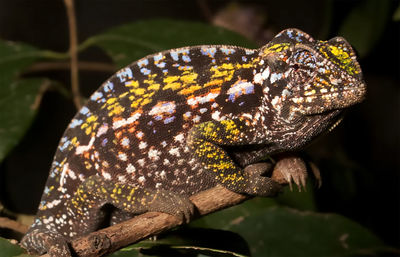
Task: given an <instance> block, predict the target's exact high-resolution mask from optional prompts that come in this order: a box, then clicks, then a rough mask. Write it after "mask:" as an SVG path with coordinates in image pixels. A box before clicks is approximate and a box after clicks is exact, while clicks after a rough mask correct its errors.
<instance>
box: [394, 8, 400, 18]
mask: <svg viewBox="0 0 400 257" xmlns="http://www.w3.org/2000/svg"><path fill="white" fill-rule="evenodd" d="M393 21H400V4H399V5H398V6H397V8H396V11H395V12H394V14H393Z"/></svg>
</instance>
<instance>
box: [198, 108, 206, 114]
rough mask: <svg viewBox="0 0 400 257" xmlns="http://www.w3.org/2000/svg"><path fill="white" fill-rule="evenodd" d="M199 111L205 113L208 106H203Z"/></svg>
mask: <svg viewBox="0 0 400 257" xmlns="http://www.w3.org/2000/svg"><path fill="white" fill-rule="evenodd" d="M199 111H200V113H201V114H203V113H205V112H206V111H207V108H201V109H200V110H199Z"/></svg>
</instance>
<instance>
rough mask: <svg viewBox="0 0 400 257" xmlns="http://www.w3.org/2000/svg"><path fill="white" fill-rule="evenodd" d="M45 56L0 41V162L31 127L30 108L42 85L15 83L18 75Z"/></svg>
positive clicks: (24, 81) (31, 109) (32, 114)
mask: <svg viewBox="0 0 400 257" xmlns="http://www.w3.org/2000/svg"><path fill="white" fill-rule="evenodd" d="M47 54H48V53H47V52H45V51H41V50H38V49H36V48H34V47H32V46H29V45H26V44H20V43H12V42H4V41H0V162H1V161H2V160H3V159H4V157H5V156H6V155H7V153H8V152H9V151H10V150H11V149H12V148H13V147H14V146H15V145H16V144H17V143H18V142H19V140H20V139H21V138H22V136H23V135H24V134H25V131H26V130H27V128H28V127H29V125H30V124H31V122H32V120H33V117H34V115H35V113H36V110H34V109H33V107H32V105H33V103H34V101H35V98H36V95H37V94H38V92H39V88H40V85H41V84H42V83H43V82H42V80H41V79H26V80H19V79H18V75H20V74H21V72H22V71H23V70H24V69H25V68H26V67H28V66H29V65H31V64H32V63H33V62H34V61H36V60H37V59H39V58H42V57H45V56H47Z"/></svg>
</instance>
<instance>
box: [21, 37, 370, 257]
mask: <svg viewBox="0 0 400 257" xmlns="http://www.w3.org/2000/svg"><path fill="white" fill-rule="evenodd" d="M365 94H366V85H365V82H364V80H363V75H362V71H361V68H360V65H359V63H358V61H357V57H356V54H355V51H354V50H353V49H352V47H351V45H350V44H349V43H348V42H347V41H346V40H345V39H344V38H342V37H334V38H332V39H330V40H327V41H323V40H316V39H314V38H312V37H311V36H310V35H308V34H307V33H305V32H303V31H301V30H298V29H286V30H283V31H281V32H280V33H278V34H277V35H276V36H275V37H274V38H273V39H272V40H271V41H270V42H268V43H267V44H266V45H264V46H262V47H261V48H259V49H246V48H242V47H238V46H229V45H199V46H190V47H183V48H177V49H172V50H167V51H163V52H159V53H155V54H152V55H149V56H146V57H144V58H142V59H140V60H138V61H136V62H133V63H132V64H130V65H128V66H127V67H125V68H122V69H121V70H119V71H118V72H117V73H116V74H114V75H113V76H112V77H111V78H109V79H108V80H107V81H106V82H104V83H103V84H102V85H101V87H100V88H99V89H98V90H97V91H95V92H94V93H93V94H92V95H91V97H90V98H89V99H88V101H87V103H86V104H85V106H84V107H82V108H81V109H80V111H79V112H78V113H77V114H76V115H75V117H74V118H73V119H72V121H71V122H70V124H69V125H68V128H67V129H66V131H65V132H64V135H63V136H62V138H61V140H60V143H59V145H58V148H57V150H56V153H55V156H54V160H53V162H52V165H51V169H50V174H49V177H48V179H47V182H46V185H45V189H44V192H43V195H42V198H41V202H40V204H39V208H38V212H37V215H36V218H35V220H34V222H33V224H32V226H31V227H30V229H29V231H28V233H27V234H26V235H25V236H24V237H23V239H22V240H21V245H22V246H23V247H24V248H25V249H27V250H28V252H29V253H32V254H43V253H45V252H48V253H49V254H50V256H53V257H54V256H62V257H67V256H71V252H70V249H69V247H68V242H70V241H71V240H73V239H75V238H77V237H79V236H82V235H85V234H88V233H90V232H92V231H95V230H96V229H98V228H99V226H100V224H104V218H105V217H107V214H106V212H107V211H110V212H111V221H110V222H111V224H113V223H118V222H121V221H122V220H124V219H126V218H127V216H129V215H131V216H133V215H137V214H141V213H144V212H148V211H158V212H165V213H169V214H172V215H175V216H178V217H180V218H182V220H184V221H186V222H188V221H189V220H190V218H191V217H192V215H193V212H194V206H193V204H192V203H191V202H190V201H189V196H191V195H193V194H196V193H198V192H200V191H203V190H206V189H209V188H211V187H214V186H216V185H217V184H220V185H222V186H223V187H225V188H227V189H229V190H232V191H234V192H237V193H241V194H246V195H250V196H273V195H275V194H276V193H277V192H279V190H280V185H279V184H278V183H277V182H276V181H274V180H273V179H271V178H270V177H268V176H264V175H263V174H261V173H262V172H248V170H246V167H251V165H257V164H258V163H262V161H263V160H265V157H266V156H274V155H275V154H279V153H283V152H291V151H295V150H297V149H301V148H303V147H304V146H305V145H307V144H308V143H309V142H311V141H312V140H313V139H314V138H316V137H317V136H318V135H320V134H321V133H324V132H325V131H329V130H330V129H331V128H333V127H334V126H335V125H336V124H337V123H338V122H339V121H340V120H341V118H342V111H343V110H344V109H347V108H348V107H350V106H352V105H354V104H356V103H359V102H361V101H362V100H363V99H364V98H365ZM106 206H111V207H112V208H106Z"/></svg>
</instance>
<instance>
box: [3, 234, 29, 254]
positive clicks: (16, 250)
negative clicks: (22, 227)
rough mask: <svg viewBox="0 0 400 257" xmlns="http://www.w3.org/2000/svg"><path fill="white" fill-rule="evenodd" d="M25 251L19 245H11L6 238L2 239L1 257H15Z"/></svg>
mask: <svg viewBox="0 0 400 257" xmlns="http://www.w3.org/2000/svg"><path fill="white" fill-rule="evenodd" d="M23 252H24V250H23V249H22V248H21V247H19V246H18V245H15V244H12V243H10V241H8V240H7V239H5V238H2V237H0V253H1V254H0V256H1V257H15V256H18V255H20V254H22V253H23Z"/></svg>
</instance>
